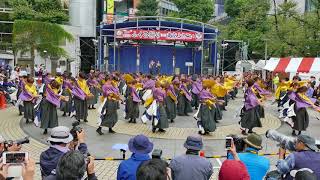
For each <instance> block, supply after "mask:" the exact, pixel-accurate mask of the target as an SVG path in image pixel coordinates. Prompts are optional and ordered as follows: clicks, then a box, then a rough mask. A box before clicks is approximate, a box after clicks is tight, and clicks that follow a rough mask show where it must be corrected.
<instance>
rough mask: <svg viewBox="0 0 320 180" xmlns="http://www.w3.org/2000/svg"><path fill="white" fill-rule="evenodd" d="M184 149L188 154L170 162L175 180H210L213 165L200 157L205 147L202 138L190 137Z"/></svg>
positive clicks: (197, 136)
mask: <svg viewBox="0 0 320 180" xmlns="http://www.w3.org/2000/svg"><path fill="white" fill-rule="evenodd" d="M184 147H185V148H186V149H187V152H186V154H184V155H181V156H177V157H175V158H173V159H172V160H171V162H170V168H171V170H172V176H173V179H174V180H185V179H197V180H208V179H210V177H211V175H212V173H213V169H212V164H211V163H210V162H209V161H208V160H207V159H205V158H204V157H201V156H200V155H199V152H200V150H201V149H202V147H203V143H202V138H201V136H200V135H193V136H188V137H187V140H186V142H185V143H184Z"/></svg>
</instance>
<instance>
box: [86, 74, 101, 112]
mask: <svg viewBox="0 0 320 180" xmlns="http://www.w3.org/2000/svg"><path fill="white" fill-rule="evenodd" d="M91 71H93V70H91ZM87 84H88V86H89V89H90V93H91V94H92V95H93V96H92V98H90V99H88V106H89V108H88V109H96V108H95V107H94V105H95V104H97V103H98V98H99V88H98V84H99V83H98V81H97V79H96V77H95V75H94V73H93V72H92V73H90V74H89V79H88V80H87Z"/></svg>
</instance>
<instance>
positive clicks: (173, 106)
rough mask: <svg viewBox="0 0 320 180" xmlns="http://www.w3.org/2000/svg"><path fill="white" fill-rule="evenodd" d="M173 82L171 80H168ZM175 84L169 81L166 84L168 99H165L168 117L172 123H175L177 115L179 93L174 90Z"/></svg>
mask: <svg viewBox="0 0 320 180" xmlns="http://www.w3.org/2000/svg"><path fill="white" fill-rule="evenodd" d="M168 82H171V81H168ZM173 86H174V85H172V84H169V83H167V84H166V86H165V91H166V99H165V107H166V113H167V118H168V119H169V120H170V122H171V123H174V119H175V118H176V116H177V103H178V99H177V94H176V93H175V90H174V87H173Z"/></svg>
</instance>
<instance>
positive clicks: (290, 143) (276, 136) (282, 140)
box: [266, 129, 296, 151]
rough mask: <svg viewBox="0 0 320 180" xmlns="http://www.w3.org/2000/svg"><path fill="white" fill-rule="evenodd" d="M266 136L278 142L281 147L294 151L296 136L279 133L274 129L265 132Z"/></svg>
mask: <svg viewBox="0 0 320 180" xmlns="http://www.w3.org/2000/svg"><path fill="white" fill-rule="evenodd" d="M266 137H267V138H268V139H272V140H273V141H276V142H278V143H279V145H280V146H281V147H282V148H285V149H288V150H289V151H295V150H296V148H295V144H296V138H294V137H289V136H286V135H284V134H281V133H279V132H278V131H276V130H273V129H270V130H268V131H267V132H266Z"/></svg>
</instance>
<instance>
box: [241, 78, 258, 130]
mask: <svg viewBox="0 0 320 180" xmlns="http://www.w3.org/2000/svg"><path fill="white" fill-rule="evenodd" d="M253 85H254V80H252V79H249V80H247V83H246V86H247V88H246V92H245V95H244V96H245V100H244V107H243V108H242V111H243V113H242V115H241V120H240V125H241V127H242V128H245V129H243V130H242V134H243V135H247V132H246V129H248V130H249V131H248V133H253V131H252V129H253V128H254V127H262V124H261V121H260V115H259V105H262V104H261V102H260V101H259V99H258V97H257V96H256V95H255V93H254V92H253V88H252V87H253Z"/></svg>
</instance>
